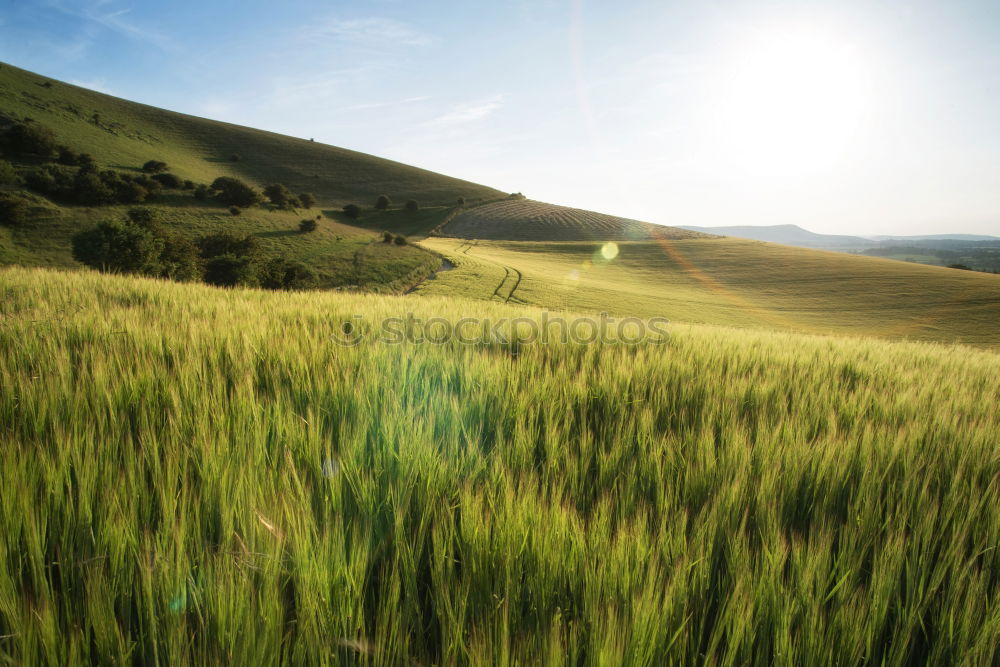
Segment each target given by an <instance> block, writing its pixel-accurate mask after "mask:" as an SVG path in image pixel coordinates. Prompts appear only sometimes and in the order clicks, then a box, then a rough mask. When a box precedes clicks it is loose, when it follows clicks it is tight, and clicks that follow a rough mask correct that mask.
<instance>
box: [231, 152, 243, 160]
mask: <svg viewBox="0 0 1000 667" xmlns="http://www.w3.org/2000/svg"><path fill="white" fill-rule="evenodd" d="M242 159H243V158H242V157H241V156H240V154H239V153H233V154H232V155H230V156H229V161H230V162H239V161H240V160H242Z"/></svg>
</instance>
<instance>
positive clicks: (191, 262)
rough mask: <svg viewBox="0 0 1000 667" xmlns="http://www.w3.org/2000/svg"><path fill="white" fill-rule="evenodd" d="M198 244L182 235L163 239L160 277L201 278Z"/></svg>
mask: <svg viewBox="0 0 1000 667" xmlns="http://www.w3.org/2000/svg"><path fill="white" fill-rule="evenodd" d="M198 255H199V253H198V246H196V245H195V244H194V243H192V242H191V241H189V240H188V239H186V238H183V237H180V236H168V237H165V238H164V239H163V250H162V251H161V252H160V277H161V278H169V279H171V280H180V281H185V282H186V281H191V280H199V279H201V259H200V258H199V256H198Z"/></svg>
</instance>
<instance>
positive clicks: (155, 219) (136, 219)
mask: <svg viewBox="0 0 1000 667" xmlns="http://www.w3.org/2000/svg"><path fill="white" fill-rule="evenodd" d="M126 215H127V216H128V219H129V222H132V223H134V224H136V225H139V226H140V227H142V228H143V229H148V230H149V231H156V230H158V229H159V224H158V223H159V218H160V214H159V213H158V212H157V210H156V209H155V208H149V207H148V206H136V207H135V208H130V209H129V210H128V213H127V214H126Z"/></svg>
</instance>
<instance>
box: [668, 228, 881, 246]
mask: <svg viewBox="0 0 1000 667" xmlns="http://www.w3.org/2000/svg"><path fill="white" fill-rule="evenodd" d="M681 229H688V230H691V231H696V232H703V233H706V234H717V235H719V236H735V237H737V238H742V239H751V240H754V241H767V242H769V243H781V244H783V245H792V246H799V247H802V248H818V249H821V250H832V249H837V248H868V247H871V246H873V245H876V244H875V243H874V242H873V241H872V240H871V239H866V238H864V237H861V236H843V235H839V234H817V233H815V232H810V231H809V230H808V229H803V228H802V227H799V226H798V225H765V226H754V225H742V226H734V227H692V226H683V227H681Z"/></svg>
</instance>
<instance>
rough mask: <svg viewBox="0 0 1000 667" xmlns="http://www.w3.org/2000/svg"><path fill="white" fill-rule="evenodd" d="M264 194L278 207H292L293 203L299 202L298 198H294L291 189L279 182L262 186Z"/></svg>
mask: <svg viewBox="0 0 1000 667" xmlns="http://www.w3.org/2000/svg"><path fill="white" fill-rule="evenodd" d="M264 196H265V197H267V198H268V199H269V200H270V201H271V203H272V204H274V205H275V206H277V207H278V208H293V207H294V205H295V204H298V203H299V200H298V199H296V198H295V195H293V194H292V192H291V190H289V189H288V188H286V187H285V186H284V185H282V184H281V183H272V184H271V185H269V186H267V187H266V188H264Z"/></svg>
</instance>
